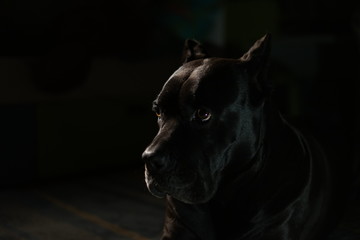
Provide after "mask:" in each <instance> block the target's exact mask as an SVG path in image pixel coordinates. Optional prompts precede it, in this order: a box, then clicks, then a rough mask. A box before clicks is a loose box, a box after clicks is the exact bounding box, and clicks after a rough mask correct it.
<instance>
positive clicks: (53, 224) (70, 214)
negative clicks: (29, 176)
mask: <svg viewBox="0 0 360 240" xmlns="http://www.w3.org/2000/svg"><path fill="white" fill-rule="evenodd" d="M359 202H360V201H359ZM163 216H164V203H163V200H161V199H157V198H155V197H153V196H151V195H150V194H149V193H148V192H147V190H146V188H145V186H144V183H143V176H142V172H141V171H140V170H131V171H127V172H126V173H121V174H106V175H102V176H92V177H89V176H88V177H82V178H77V179H75V178H73V179H71V178H69V179H67V180H61V181H60V180H55V181H49V182H48V183H46V184H44V183H41V184H36V185H33V186H31V187H17V188H14V187H13V188H7V189H1V190H0V240H152V239H160V235H161V229H162V224H163ZM359 239H360V204H356V201H354V206H352V207H351V211H349V212H348V213H347V214H346V217H345V219H344V221H342V222H341V224H340V226H339V227H338V228H337V229H336V230H335V231H334V233H333V234H332V235H331V237H330V238H329V240H359Z"/></svg>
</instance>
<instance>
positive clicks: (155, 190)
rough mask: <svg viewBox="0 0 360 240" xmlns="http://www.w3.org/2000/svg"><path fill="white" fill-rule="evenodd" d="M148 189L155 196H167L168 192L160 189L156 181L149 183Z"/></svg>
mask: <svg viewBox="0 0 360 240" xmlns="http://www.w3.org/2000/svg"><path fill="white" fill-rule="evenodd" d="M148 189H149V191H150V192H151V194H152V195H154V196H155V197H158V198H163V197H165V196H166V193H165V192H164V191H162V190H161V189H160V187H159V185H158V184H157V183H156V182H153V183H151V184H148Z"/></svg>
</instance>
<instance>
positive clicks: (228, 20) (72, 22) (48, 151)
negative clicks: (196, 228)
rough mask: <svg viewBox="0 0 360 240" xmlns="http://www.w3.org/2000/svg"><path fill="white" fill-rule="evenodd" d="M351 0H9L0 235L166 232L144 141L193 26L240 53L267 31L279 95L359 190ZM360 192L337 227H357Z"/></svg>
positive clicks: (7, 239) (1, 23)
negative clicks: (146, 171)
mask: <svg viewBox="0 0 360 240" xmlns="http://www.w3.org/2000/svg"><path fill="white" fill-rule="evenodd" d="M357 2H358V1H344V0H341V1H340V0H242V1H220V0H196V1H189V0H185V1H180V0H174V1H164V0H158V1H149V0H139V1H110V0H104V1H94V0H89V1H85V0H72V1H60V0H32V1H26V0H1V1H0V239H1V240H3V239H4V240H24V239H26V240H42V239H54V240H55V239H56V240H70V239H71V240H73V239H76V240H80V239H86V240H93V239H94V240H95V239H96V240H98V239H105V240H112V239H132V240H135V239H136V240H139V239H147V240H150V239H159V236H160V234H161V228H162V224H163V223H162V221H163V212H164V209H163V202H162V201H161V200H156V199H155V198H154V197H152V196H150V194H149V193H148V192H147V190H146V188H145V186H144V185H145V184H144V180H143V162H142V160H141V153H142V151H143V150H144V149H145V147H146V145H147V144H148V143H150V141H151V139H152V138H153V136H154V135H155V134H156V132H157V125H156V117H155V114H154V113H152V112H151V103H152V100H153V99H154V98H155V97H156V95H157V93H158V92H159V90H160V89H161V86H162V85H163V83H164V82H165V81H166V80H167V78H168V77H169V76H170V75H171V74H172V72H173V71H174V70H176V69H177V68H178V67H179V66H180V64H181V62H180V59H181V53H182V48H183V43H184V40H185V39H186V38H196V39H198V40H200V41H201V42H203V43H204V45H205V46H206V47H207V49H208V51H209V53H210V54H211V55H212V56H221V57H235V58H238V57H240V56H241V55H242V54H243V53H244V52H245V51H247V49H248V48H249V47H250V46H251V45H252V44H253V42H255V41H256V40H257V39H259V38H261V37H262V36H263V35H264V34H265V33H268V32H270V33H271V34H272V36H273V42H272V53H271V59H270V60H271V65H270V72H269V78H270V79H271V81H272V82H273V85H274V99H275V100H276V102H277V104H278V106H279V108H280V109H281V111H282V112H283V113H284V115H285V116H286V117H287V118H288V119H289V120H290V121H291V122H293V123H294V124H295V125H296V126H298V127H299V128H301V129H303V130H304V131H308V132H311V133H312V134H313V135H314V136H315V137H316V138H317V139H318V140H319V142H320V143H321V144H322V146H323V147H324V149H325V151H326V154H327V155H328V157H329V158H330V159H331V161H332V163H333V164H336V166H337V168H338V169H339V170H340V171H339V173H340V174H339V175H338V176H337V180H343V181H342V183H341V184H340V187H341V188H343V190H344V193H345V192H348V191H349V190H356V189H357V188H356V187H354V186H355V185H351V184H350V183H349V180H354V178H352V176H360V174H358V172H357V171H359V166H360V164H359V162H360V159H359V158H360V150H359V149H360V138H359V137H358V136H359V135H360V107H359V102H360V101H359V95H360V87H359V86H360V84H359V81H360V4H359V3H357ZM339 182H340V181H339ZM344 183H345V184H344ZM355 192H356V191H355ZM340 195H342V194H340ZM359 195H360V194H358V197H357V198H356V195H351V199H352V200H354V201H351V202H352V203H351V204H349V207H348V208H347V210H348V211H347V212H348V213H346V214H345V217H344V220H343V221H342V222H341V223H340V224H339V227H338V228H337V229H336V230H335V231H334V233H333V235H332V236H331V237H330V238H329V239H330V240H345V239H346V240H356V239H359V236H360V231H359V229H360V227H359V226H360V219H359V216H360V207H359V202H360V197H359ZM344 196H345V194H344ZM339 198H340V199H342V198H343V196H339ZM128 230H129V231H128ZM137 234H140V235H137ZM142 236H145V238H144V237H142Z"/></svg>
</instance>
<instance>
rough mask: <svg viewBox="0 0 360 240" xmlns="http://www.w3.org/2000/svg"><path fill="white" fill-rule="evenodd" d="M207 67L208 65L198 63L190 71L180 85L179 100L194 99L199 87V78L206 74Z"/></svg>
mask: <svg viewBox="0 0 360 240" xmlns="http://www.w3.org/2000/svg"><path fill="white" fill-rule="evenodd" d="M208 68H209V67H208V66H206V65H200V66H198V67H196V68H195V69H194V70H193V71H192V72H191V74H190V75H189V77H188V78H187V79H186V81H185V82H184V83H183V84H182V86H181V89H180V93H179V100H180V101H187V102H189V101H194V99H195V94H196V91H197V89H198V87H199V83H200V81H201V79H203V76H205V75H206V72H207V71H208Z"/></svg>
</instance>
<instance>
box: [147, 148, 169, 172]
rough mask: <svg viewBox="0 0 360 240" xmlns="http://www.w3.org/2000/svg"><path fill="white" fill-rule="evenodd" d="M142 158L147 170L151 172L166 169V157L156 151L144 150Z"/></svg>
mask: <svg viewBox="0 0 360 240" xmlns="http://www.w3.org/2000/svg"><path fill="white" fill-rule="evenodd" d="M142 159H143V160H144V161H145V164H146V166H147V168H148V170H150V171H152V172H157V173H159V172H163V171H164V170H165V169H166V165H167V163H166V162H167V161H166V157H164V156H161V155H160V154H157V153H156V152H153V151H148V150H145V152H143V154H142Z"/></svg>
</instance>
